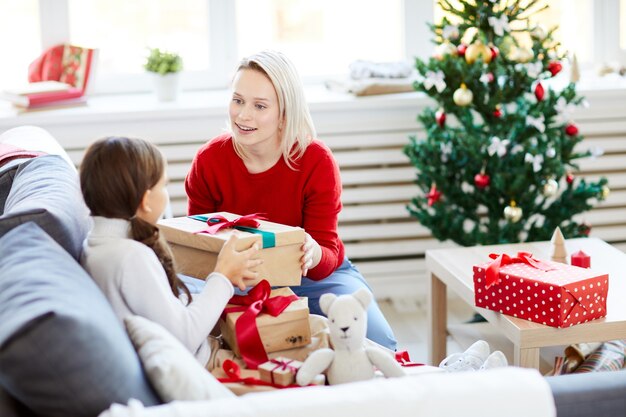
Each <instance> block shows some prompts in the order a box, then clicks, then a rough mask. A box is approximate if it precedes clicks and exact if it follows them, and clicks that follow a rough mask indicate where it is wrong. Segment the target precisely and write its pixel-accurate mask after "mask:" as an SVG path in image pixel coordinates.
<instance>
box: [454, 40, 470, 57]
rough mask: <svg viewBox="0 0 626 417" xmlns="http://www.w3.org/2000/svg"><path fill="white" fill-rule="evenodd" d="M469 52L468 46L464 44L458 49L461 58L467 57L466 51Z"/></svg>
mask: <svg viewBox="0 0 626 417" xmlns="http://www.w3.org/2000/svg"><path fill="white" fill-rule="evenodd" d="M466 50H467V45H466V44H464V43H460V44H459V46H457V47H456V52H457V54H459V56H462V57H465V51H466Z"/></svg>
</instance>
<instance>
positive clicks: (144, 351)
mask: <svg viewBox="0 0 626 417" xmlns="http://www.w3.org/2000/svg"><path fill="white" fill-rule="evenodd" d="M124 322H125V324H126V331H127V332H128V335H129V336H130V339H131V340H132V342H133V344H134V345H135V349H136V350H137V353H138V354H139V357H140V358H141V362H142V363H143V367H144V369H145V371H146V373H147V374H148V378H149V379H150V382H152V385H153V386H154V388H155V389H156V390H157V392H158V393H159V395H160V396H161V398H162V399H163V400H164V401H166V402H170V401H176V400H181V401H182V400H188V401H192V400H193V401H196V400H209V399H216V398H225V397H233V396H234V394H233V393H231V392H230V390H228V389H227V388H226V387H224V386H223V385H222V384H221V383H220V382H218V380H217V379H215V377H214V376H213V375H211V374H210V373H209V371H207V370H206V369H205V368H204V367H203V366H202V365H201V364H200V362H198V361H197V360H196V358H195V357H194V356H193V355H192V354H191V353H190V352H189V351H188V350H187V348H185V346H183V344H182V343H180V342H179V341H178V339H176V338H175V337H174V336H173V335H172V334H171V333H169V332H168V331H167V330H166V329H165V328H164V327H163V326H161V325H159V324H157V323H154V322H152V321H150V320H148V319H146V318H143V317H139V316H131V317H128V318H126V319H125V320H124Z"/></svg>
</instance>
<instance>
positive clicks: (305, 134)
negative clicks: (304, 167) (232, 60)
mask: <svg viewBox="0 0 626 417" xmlns="http://www.w3.org/2000/svg"><path fill="white" fill-rule="evenodd" d="M244 69H250V70H253V71H258V72H260V73H262V74H263V75H265V76H266V77H267V78H268V79H269V80H270V82H271V83H272V85H273V86H274V90H276V95H277V96H278V111H279V115H280V117H281V118H282V120H283V128H282V130H281V138H280V139H281V143H280V147H281V151H282V155H283V159H284V160H285V163H286V164H287V166H288V167H289V168H291V169H294V167H293V164H294V163H295V162H296V161H297V160H298V159H299V158H300V157H301V156H302V155H303V154H304V151H305V150H306V148H307V146H308V145H309V144H310V143H311V141H312V140H313V138H314V137H315V126H313V119H312V118H311V113H310V112H309V106H308V104H307V102H306V98H305V96H304V88H303V86H302V80H300V76H299V75H298V71H297V70H296V67H295V66H294V65H293V63H292V62H291V61H290V60H289V59H288V58H287V57H286V56H285V55H283V54H282V53H280V52H277V51H271V50H265V51H261V52H259V53H257V54H254V55H251V56H248V57H246V58H244V59H242V60H241V62H240V63H239V66H238V67H237V70H236V71H235V73H237V72H239V71H241V70H244ZM229 126H230V124H229ZM233 144H234V147H235V152H237V155H239V156H240V157H241V158H245V152H244V150H243V148H242V147H241V145H239V144H238V143H237V141H233Z"/></svg>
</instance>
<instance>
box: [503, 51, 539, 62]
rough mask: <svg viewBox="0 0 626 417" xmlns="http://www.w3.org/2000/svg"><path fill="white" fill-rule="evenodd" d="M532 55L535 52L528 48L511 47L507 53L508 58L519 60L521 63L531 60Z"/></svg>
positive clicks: (533, 55)
mask: <svg viewBox="0 0 626 417" xmlns="http://www.w3.org/2000/svg"><path fill="white" fill-rule="evenodd" d="M534 57H535V54H534V52H533V50H532V49H530V48H519V47H512V48H511V49H510V50H509V53H508V54H507V58H508V59H509V60H511V61H517V62H521V63H522V64H523V63H526V62H528V61H531V60H532V59H533V58H534Z"/></svg>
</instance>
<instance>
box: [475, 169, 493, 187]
mask: <svg viewBox="0 0 626 417" xmlns="http://www.w3.org/2000/svg"><path fill="white" fill-rule="evenodd" d="M490 183H491V178H490V177H489V175H487V174H485V173H484V172H481V173H480V174H476V175H474V184H476V187H478V188H485V187H487V186H488V185H489V184H490Z"/></svg>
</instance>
